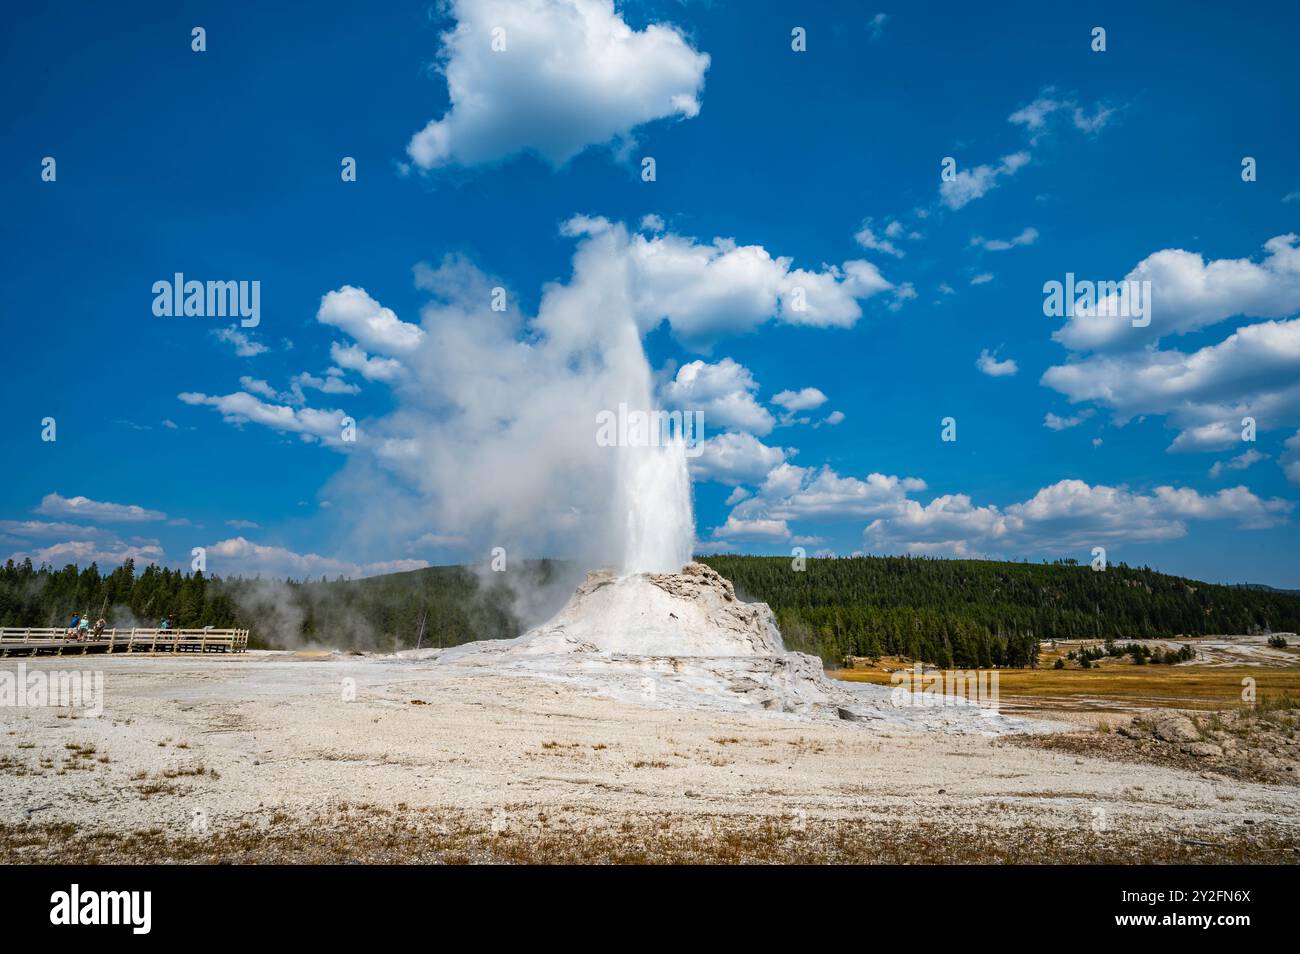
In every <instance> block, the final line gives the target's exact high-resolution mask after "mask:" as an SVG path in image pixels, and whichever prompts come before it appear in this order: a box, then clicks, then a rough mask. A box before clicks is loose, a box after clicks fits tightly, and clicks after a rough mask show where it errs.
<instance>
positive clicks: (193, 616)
mask: <svg viewBox="0 0 1300 954" xmlns="http://www.w3.org/2000/svg"><path fill="white" fill-rule="evenodd" d="M73 613H80V614H88V615H89V616H90V618H91V619H99V618H100V617H101V616H102V617H104V618H105V619H107V620H108V623H109V625H110V626H118V627H129V626H142V627H152V626H157V625H158V624H159V622H160V621H161V620H162V619H163V618H164V617H168V616H170V617H171V618H172V623H173V625H175V626H176V627H178V628H185V629H188V628H193V627H199V626H208V625H211V626H215V627H218V628H228V627H233V626H235V625H237V620H238V614H237V612H236V609H235V604H234V601H233V600H232V599H231V597H230V594H229V593H227V592H226V591H225V590H224V589H223V588H222V587H221V586H220V584H219V583H217V582H216V581H214V580H211V579H209V578H208V577H206V576H204V574H203V573H182V572H181V571H180V570H171V569H168V568H166V567H159V566H156V565H154V564H150V565H149V566H148V567H146V568H145V570H144V572H142V573H139V574H137V573H136V569H135V561H134V560H127V561H126V562H125V563H123V564H122V565H121V566H119V567H118V568H117V569H115V570H113V572H111V573H109V574H107V575H104V574H102V573H100V571H99V567H98V565H96V564H94V563H92V564H90V566H88V567H86V568H85V569H84V570H81V569H78V568H77V567H76V566H74V565H73V564H71V563H69V564H68V565H67V566H65V567H64V568H63V569H62V570H56V569H54V568H52V567H48V566H42V567H40V568H36V567H34V566H32V561H31V560H30V559H28V560H24V561H23V562H22V563H14V561H13V560H9V561H7V562H6V563H5V565H4V566H3V567H2V568H0V625H3V626H33V627H48V626H63V625H66V624H67V622H68V620H69V618H70V617H71V616H72V614H73Z"/></svg>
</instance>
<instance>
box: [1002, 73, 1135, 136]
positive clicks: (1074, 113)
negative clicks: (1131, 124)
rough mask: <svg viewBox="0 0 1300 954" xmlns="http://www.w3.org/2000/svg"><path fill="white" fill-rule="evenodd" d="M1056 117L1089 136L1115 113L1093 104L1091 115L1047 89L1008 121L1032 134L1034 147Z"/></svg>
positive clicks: (1100, 104) (1008, 118) (1074, 102)
mask: <svg viewBox="0 0 1300 954" xmlns="http://www.w3.org/2000/svg"><path fill="white" fill-rule="evenodd" d="M1057 114H1063V115H1065V116H1068V117H1069V120H1070V124H1071V125H1072V126H1073V127H1074V128H1075V129H1077V130H1079V131H1080V132H1082V133H1084V134H1085V135H1090V136H1091V135H1095V134H1096V133H1098V132H1100V131H1101V130H1102V129H1103V128H1105V126H1106V125H1107V124H1108V123H1109V122H1110V120H1111V119H1112V118H1113V117H1114V115H1115V110H1114V109H1113V108H1111V107H1109V106H1106V105H1105V104H1103V103H1094V104H1093V107H1092V110H1091V112H1090V111H1089V110H1088V109H1086V108H1085V107H1084V106H1083V105H1081V104H1080V103H1079V102H1078V100H1076V99H1075V98H1074V97H1072V96H1060V95H1058V94H1057V92H1056V90H1055V89H1053V88H1052V87H1050V86H1049V87H1047V88H1046V89H1044V90H1043V91H1042V92H1041V93H1039V94H1038V97H1037V98H1036V99H1035V100H1034V101H1033V102H1031V103H1029V104H1028V105H1025V106H1022V107H1020V108H1019V109H1017V110H1016V111H1015V112H1014V113H1012V114H1011V115H1010V116H1008V117H1007V120H1008V121H1009V122H1011V123H1013V124H1015V125H1018V126H1024V127H1025V129H1026V130H1028V131H1029V132H1030V133H1031V134H1032V135H1031V136H1030V141H1031V142H1035V143H1036V142H1038V140H1039V139H1041V138H1042V137H1043V135H1044V134H1045V133H1046V132H1047V128H1048V125H1049V121H1050V120H1051V118H1052V117H1054V116H1056V115H1057Z"/></svg>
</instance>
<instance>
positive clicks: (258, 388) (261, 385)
mask: <svg viewBox="0 0 1300 954" xmlns="http://www.w3.org/2000/svg"><path fill="white" fill-rule="evenodd" d="M239 386H240V387H241V388H243V389H244V390H245V391H247V392H248V393H249V394H256V395H258V396H259V397H264V398H269V399H270V400H272V401H278V400H280V392H278V391H277V390H276V389H275V388H273V387H271V385H270V384H268V383H267V382H266V381H263V380H262V379H261V378H254V377H251V376H249V375H247V374H245V375H243V376H241V377H240V379H239Z"/></svg>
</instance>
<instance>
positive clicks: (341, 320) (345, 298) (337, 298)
mask: <svg viewBox="0 0 1300 954" xmlns="http://www.w3.org/2000/svg"><path fill="white" fill-rule="evenodd" d="M316 320H317V321H319V322H321V323H322V324H326V325H332V326H334V327H335V328H340V329H342V330H343V331H345V332H347V333H348V334H349V335H351V336H352V337H353V338H355V339H356V340H357V341H358V342H360V343H361V345H362V346H363V347H365V348H366V349H367V350H369V351H377V352H379V353H380V354H385V355H403V354H410V353H411V352H412V351H414V350H415V349H416V348H418V347H419V346H420V341H421V340H422V339H423V338H424V332H423V331H421V330H420V326H419V325H412V324H409V323H407V322H405V321H402V320H401V319H400V318H398V317H397V315H396V314H394V313H393V310H392V309H391V308H385V307H383V306H382V305H380V304H379V302H377V301H375V300H374V299H373V298H371V297H370V296H369V295H368V294H366V290H365V289H364V288H354V287H352V286H351V285H344V286H343V287H342V288H340V289H339V290H338V291H332V292H328V293H327V294H325V295H324V296H323V297H322V298H321V302H320V309H319V310H318V311H317V312H316Z"/></svg>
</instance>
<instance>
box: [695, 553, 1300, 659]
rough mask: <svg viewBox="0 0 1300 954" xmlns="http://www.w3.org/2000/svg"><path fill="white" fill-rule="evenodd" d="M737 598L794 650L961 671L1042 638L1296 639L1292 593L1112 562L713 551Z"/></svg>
mask: <svg viewBox="0 0 1300 954" xmlns="http://www.w3.org/2000/svg"><path fill="white" fill-rule="evenodd" d="M702 562H704V563H707V564H709V565H710V566H712V567H713V568H714V569H715V570H717V571H718V572H719V573H721V574H722V575H723V576H725V577H727V578H728V579H730V580H731V581H732V582H733V583H735V584H736V589H737V591H738V592H739V593H740V594H741V595H742V597H743V598H745V599H753V600H762V601H763V602H765V603H767V604H768V605H769V606H771V607H772V609H773V611H774V612H775V613H776V617H777V622H778V625H779V626H780V628H781V634H782V636H783V637H784V638H785V642H786V645H787V646H789V647H790V648H792V649H800V650H803V651H805V652H810V653H814V654H817V655H820V656H821V657H822V658H823V659H825V660H827V661H835V660H838V659H840V658H842V657H844V656H847V655H853V656H866V657H879V656H884V655H898V656H908V657H910V658H912V659H919V660H924V661H927V662H933V663H935V664H936V665H939V666H957V667H962V668H970V667H987V666H1025V665H1033V664H1034V663H1035V662H1036V660H1037V658H1038V643H1039V641H1040V640H1046V639H1097V640H1101V641H1105V640H1116V639H1119V640H1128V639H1150V638H1171V637H1176V636H1180V635H1181V636H1200V635H1210V634H1233V633H1255V632H1272V631H1274V630H1281V631H1287V632H1293V631H1295V630H1297V629H1298V628H1300V597H1297V596H1296V595H1294V594H1291V593H1286V592H1283V591H1280V590H1269V589H1263V588H1254V587H1240V586H1218V585H1214V584H1208V583H1199V582H1196V581H1193V580H1188V579H1184V578H1182V577H1177V576H1169V575H1167V574H1164V573H1157V572H1156V571H1155V570H1152V569H1150V568H1149V567H1137V568H1135V567H1129V566H1127V565H1125V564H1123V563H1119V564H1111V565H1110V566H1108V567H1107V568H1106V569H1105V570H1104V571H1102V572H1094V571H1093V570H1092V568H1091V567H1090V566H1078V565H1076V563H1075V562H1074V561H1066V560H1062V561H1058V562H1056V563H1052V564H1034V563H1003V562H995V561H986V560H944V559H937V558H931V557H843V558H832V559H817V560H812V559H810V560H808V561H807V563H806V568H805V569H804V570H803V571H802V572H796V571H795V570H794V569H792V563H791V560H790V558H788V557H753V556H725V555H723V556H709V557H703V558H702Z"/></svg>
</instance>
